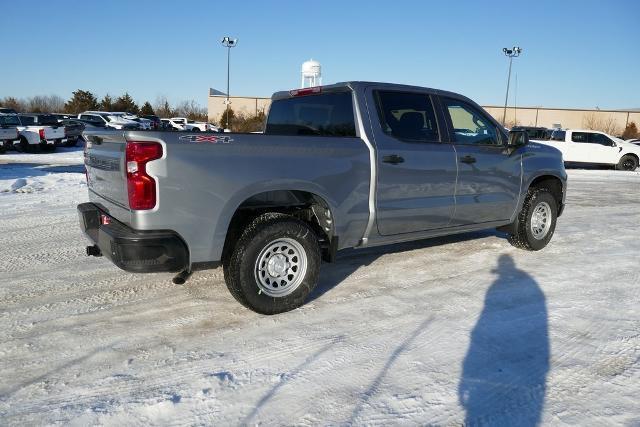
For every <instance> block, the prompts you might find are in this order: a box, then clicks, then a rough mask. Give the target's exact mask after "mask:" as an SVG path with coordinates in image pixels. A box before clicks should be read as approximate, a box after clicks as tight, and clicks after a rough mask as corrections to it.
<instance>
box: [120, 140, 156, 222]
mask: <svg viewBox="0 0 640 427" xmlns="http://www.w3.org/2000/svg"><path fill="white" fill-rule="evenodd" d="M161 157H162V145H161V144H160V143H158V142H132V141H127V148H126V157H125V158H126V162H127V189H128V192H129V207H130V208H131V209H134V210H146V209H153V208H154V207H155V206H156V181H155V179H153V178H152V177H150V176H149V175H148V174H147V163H148V162H150V161H152V160H156V159H159V158H161Z"/></svg>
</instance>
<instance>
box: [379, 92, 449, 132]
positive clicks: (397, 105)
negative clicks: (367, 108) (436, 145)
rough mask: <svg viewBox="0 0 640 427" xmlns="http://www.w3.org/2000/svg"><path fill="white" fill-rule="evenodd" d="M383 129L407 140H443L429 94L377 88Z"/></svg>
mask: <svg viewBox="0 0 640 427" xmlns="http://www.w3.org/2000/svg"><path fill="white" fill-rule="evenodd" d="M375 98H376V103H377V106H378V116H379V118H380V126H381V127H382V131H383V132H384V133H386V134H387V135H390V136H393V137H395V138H398V139H400V140H402V141H407V142H439V141H440V136H439V133H438V124H437V123H436V116H435V113H434V110H433V104H432V103H431V98H430V97H429V95H427V94H424V93H413V92H393V91H376V92H375Z"/></svg>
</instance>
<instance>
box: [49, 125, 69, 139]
mask: <svg viewBox="0 0 640 427" xmlns="http://www.w3.org/2000/svg"><path fill="white" fill-rule="evenodd" d="M44 137H45V139H60V138H64V126H56V127H50V126H47V127H45V128H44Z"/></svg>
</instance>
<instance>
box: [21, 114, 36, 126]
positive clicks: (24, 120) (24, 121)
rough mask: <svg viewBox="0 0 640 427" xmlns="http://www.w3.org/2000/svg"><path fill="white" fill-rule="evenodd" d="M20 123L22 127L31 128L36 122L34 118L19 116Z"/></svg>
mask: <svg viewBox="0 0 640 427" xmlns="http://www.w3.org/2000/svg"><path fill="white" fill-rule="evenodd" d="M20 121H21V122H22V124H23V125H24V126H31V125H33V124H35V122H36V120H35V117H33V116H20Z"/></svg>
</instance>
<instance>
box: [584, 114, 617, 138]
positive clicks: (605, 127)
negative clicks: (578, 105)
mask: <svg viewBox="0 0 640 427" xmlns="http://www.w3.org/2000/svg"><path fill="white" fill-rule="evenodd" d="M582 127H584V128H585V129H591V130H598V131H600V132H604V133H606V134H609V135H617V134H619V133H620V127H619V126H618V124H617V123H616V120H615V118H614V117H613V116H610V115H607V116H606V117H601V116H599V115H598V114H597V113H595V112H590V113H587V114H585V115H584V116H583V117H582Z"/></svg>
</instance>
